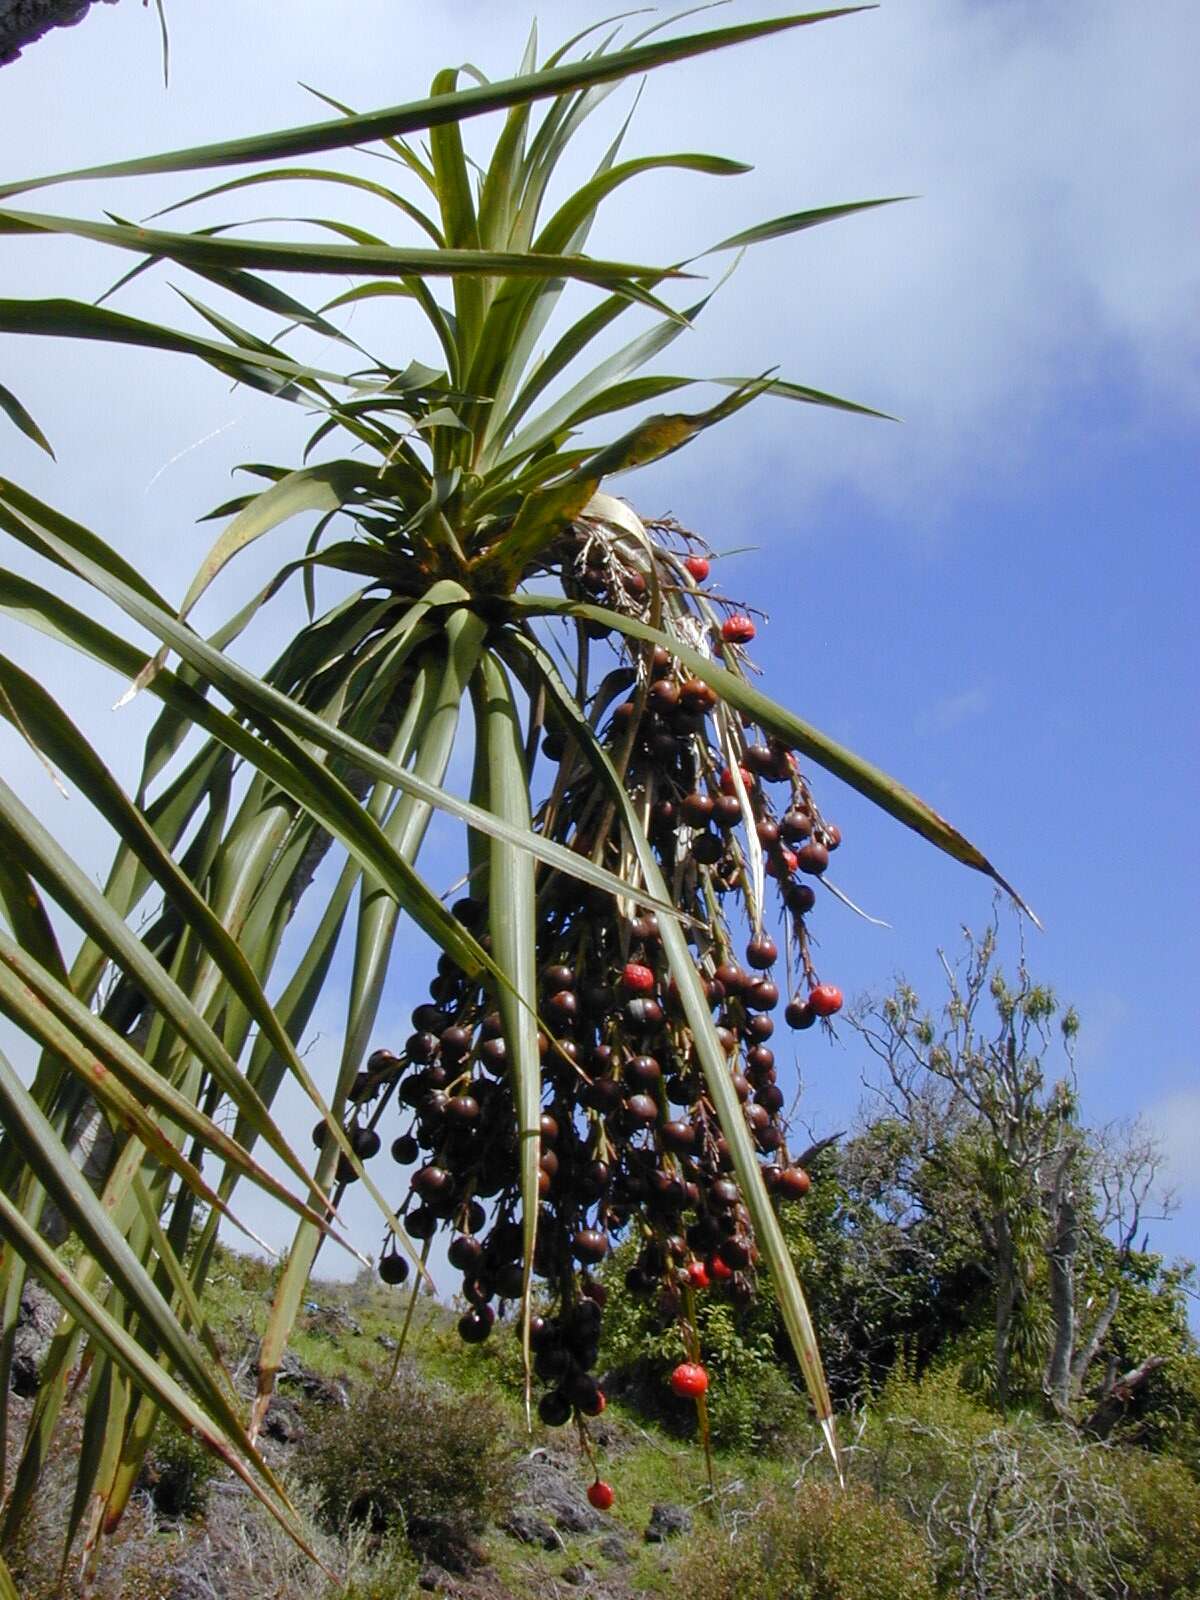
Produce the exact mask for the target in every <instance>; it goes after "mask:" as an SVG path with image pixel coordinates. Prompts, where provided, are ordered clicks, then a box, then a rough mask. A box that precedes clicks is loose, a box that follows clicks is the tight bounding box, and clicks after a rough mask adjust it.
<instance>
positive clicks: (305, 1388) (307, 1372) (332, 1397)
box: [275, 1350, 350, 1411]
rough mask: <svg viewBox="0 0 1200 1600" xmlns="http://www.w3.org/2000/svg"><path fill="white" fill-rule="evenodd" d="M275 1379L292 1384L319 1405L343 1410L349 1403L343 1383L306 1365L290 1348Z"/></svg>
mask: <svg viewBox="0 0 1200 1600" xmlns="http://www.w3.org/2000/svg"><path fill="white" fill-rule="evenodd" d="M275 1381H276V1382H277V1383H280V1384H284V1383H286V1384H289V1385H292V1386H294V1387H295V1388H297V1389H299V1390H300V1393H301V1394H302V1395H303V1396H304V1398H305V1399H306V1400H313V1401H315V1402H316V1403H317V1405H320V1406H337V1407H339V1409H341V1410H343V1411H344V1410H345V1409H346V1407H347V1406H348V1405H349V1404H350V1395H349V1393H348V1391H347V1389H346V1385H345V1384H344V1383H339V1382H337V1380H336V1379H334V1378H323V1377H322V1376H321V1374H320V1373H319V1372H314V1371H313V1369H312V1368H311V1367H306V1366H305V1365H304V1363H303V1362H302V1361H300V1360H298V1359H297V1358H296V1357H295V1356H294V1355H293V1354H292V1352H291V1351H290V1350H289V1351H288V1353H287V1355H285V1356H284V1358H283V1362H282V1364H281V1365H280V1368H279V1373H278V1376H277V1378H276V1380H275Z"/></svg>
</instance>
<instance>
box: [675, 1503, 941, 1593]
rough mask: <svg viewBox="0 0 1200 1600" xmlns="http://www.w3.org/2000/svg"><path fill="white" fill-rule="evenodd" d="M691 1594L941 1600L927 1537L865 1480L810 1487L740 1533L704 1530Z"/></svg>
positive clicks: (687, 1575) (689, 1561) (688, 1579)
mask: <svg viewBox="0 0 1200 1600" xmlns="http://www.w3.org/2000/svg"><path fill="white" fill-rule="evenodd" d="M677 1583H678V1587H679V1588H680V1589H681V1590H682V1591H683V1592H684V1593H686V1594H687V1595H688V1597H689V1600H934V1596H935V1593H936V1591H935V1588H934V1583H933V1575H932V1572H931V1570H930V1565H929V1560H928V1557H927V1555H926V1552H925V1544H924V1541H923V1540H922V1538H921V1535H920V1534H919V1533H918V1532H917V1530H916V1529H915V1528H912V1527H910V1526H909V1524H908V1523H907V1522H906V1521H905V1520H904V1518H903V1517H902V1516H901V1515H900V1513H899V1511H898V1509H897V1508H896V1506H894V1505H892V1504H889V1503H888V1502H887V1501H885V1500H881V1499H880V1498H878V1497H877V1496H876V1495H874V1494H872V1493H871V1492H870V1490H869V1489H867V1488H865V1487H864V1486H862V1485H861V1484H860V1485H856V1486H852V1487H850V1488H849V1489H846V1490H842V1489H839V1488H837V1487H836V1485H834V1484H830V1483H814V1482H808V1483H803V1484H801V1486H800V1488H799V1489H798V1490H797V1492H796V1494H795V1496H794V1498H791V1499H788V1500H783V1499H773V1500H770V1501H768V1502H766V1504H764V1505H763V1506H761V1507H760V1508H759V1509H758V1510H757V1511H756V1512H755V1514H754V1516H753V1518H752V1520H750V1521H748V1522H744V1523H742V1524H741V1526H740V1527H738V1528H737V1529H736V1530H735V1531H733V1532H730V1531H717V1530H711V1531H708V1532H704V1533H700V1534H697V1535H696V1536H695V1538H694V1539H693V1541H692V1544H691V1546H690V1547H689V1549H688V1551H687V1553H686V1554H685V1556H684V1559H683V1561H682V1563H681V1565H680V1568H679V1572H678V1577H677Z"/></svg>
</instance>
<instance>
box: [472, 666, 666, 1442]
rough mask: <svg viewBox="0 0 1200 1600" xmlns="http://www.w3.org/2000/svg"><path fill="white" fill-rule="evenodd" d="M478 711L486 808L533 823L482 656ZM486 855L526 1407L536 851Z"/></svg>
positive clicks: (533, 1189) (500, 700)
mask: <svg viewBox="0 0 1200 1600" xmlns="http://www.w3.org/2000/svg"><path fill="white" fill-rule="evenodd" d="M475 712H476V722H477V725H478V727H479V729H480V733H479V737H481V738H482V739H483V740H484V743H485V747H486V750H487V774H486V778H487V790H488V808H489V810H491V811H494V812H495V813H496V814H497V815H499V816H503V817H504V818H505V819H506V820H507V821H508V822H510V823H512V825H513V826H514V827H515V828H520V829H523V830H526V831H528V830H529V829H531V828H532V818H531V816H530V810H529V775H528V773H527V772H526V770H525V751H524V741H523V740H522V737H521V726H520V720H519V718H518V716H517V709H516V706H515V705H514V703H513V697H512V690H511V688H510V686H509V684H508V681H507V679H506V677H505V674H504V672H503V670H502V669H501V667H500V666H499V665H498V664H497V663H496V662H495V661H494V660H493V659H491V658H490V657H485V659H484V660H483V662H482V663H481V666H480V681H479V684H478V687H477V690H476V695H475ZM477 770H478V769H477ZM489 855H490V864H489V871H488V929H489V932H490V933H491V936H492V950H493V953H494V955H495V957H496V962H497V965H498V966H499V967H500V968H501V969H502V970H503V971H504V973H505V974H506V975H507V977H508V980H509V985H510V987H507V988H505V989H501V990H500V991H499V992H498V994H497V996H496V1000H497V1004H498V1006H499V1008H500V1015H501V1018H502V1019H503V1023H504V1036H505V1040H506V1042H507V1045H508V1062H509V1073H510V1077H511V1081H512V1093H513V1102H514V1104H515V1106H516V1112H517V1138H518V1140H519V1144H520V1184H521V1226H522V1231H523V1233H524V1262H525V1267H524V1270H525V1281H524V1286H523V1289H522V1293H521V1349H522V1352H523V1356H524V1365H525V1406H526V1412H527V1413H528V1409H529V1395H530V1364H529V1360H530V1358H529V1326H530V1314H531V1310H532V1303H533V1302H532V1294H531V1289H532V1283H533V1255H534V1246H535V1244H536V1242H537V1222H538V1205H539V1200H538V1171H539V1167H538V1164H539V1162H540V1160H541V1130H540V1117H541V1110H542V1067H541V1058H540V1055H539V1052H538V1026H537V1016H536V1013H535V1012H534V1011H533V1010H532V1009H531V1008H532V1005H533V1002H534V999H535V997H536V995H537V892H536V888H535V884H534V870H533V857H532V856H531V855H530V854H529V853H528V851H526V850H521V849H518V848H517V847H515V846H513V845H511V844H508V843H507V842H506V841H504V840H502V839H493V840H491V844H490V852H489ZM663 898H664V899H665V898H666V896H665V895H664V896H663ZM518 996H524V997H525V1000H526V1002H527V1003H526V1004H525V1005H521V1004H519V1003H518V999H517V997H518Z"/></svg>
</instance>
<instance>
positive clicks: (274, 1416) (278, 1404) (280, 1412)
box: [263, 1394, 304, 1444]
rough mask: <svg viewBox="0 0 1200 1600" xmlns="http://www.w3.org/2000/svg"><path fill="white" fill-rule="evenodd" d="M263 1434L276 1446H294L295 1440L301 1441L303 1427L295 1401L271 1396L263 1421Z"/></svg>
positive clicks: (280, 1396) (281, 1396) (276, 1395)
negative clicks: (272, 1440)
mask: <svg viewBox="0 0 1200 1600" xmlns="http://www.w3.org/2000/svg"><path fill="white" fill-rule="evenodd" d="M263 1432H264V1433H265V1434H266V1436H267V1438H268V1439H274V1440H275V1442H276V1444H295V1443H296V1440H297V1439H302V1438H303V1437H304V1426H303V1424H302V1423H301V1421H300V1408H299V1406H297V1404H296V1403H295V1401H294V1400H288V1399H285V1397H284V1396H283V1395H281V1394H273V1395H272V1396H271V1401H270V1404H269V1405H268V1406H267V1415H266V1417H265V1418H264V1420H263Z"/></svg>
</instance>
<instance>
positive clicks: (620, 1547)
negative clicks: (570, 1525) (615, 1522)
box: [596, 1533, 633, 1566]
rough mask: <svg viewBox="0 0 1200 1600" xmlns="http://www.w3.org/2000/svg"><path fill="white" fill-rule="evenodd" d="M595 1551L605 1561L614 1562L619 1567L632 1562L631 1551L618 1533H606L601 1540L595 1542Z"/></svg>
mask: <svg viewBox="0 0 1200 1600" xmlns="http://www.w3.org/2000/svg"><path fill="white" fill-rule="evenodd" d="M596 1549H597V1550H598V1551H599V1552H600V1554H601V1555H602V1556H603V1557H604V1559H605V1560H606V1561H615V1562H617V1563H618V1564H619V1565H620V1566H625V1565H626V1564H627V1563H628V1562H630V1561H632V1560H633V1551H632V1550H631V1549H630V1548H629V1546H628V1545H627V1544H626V1543H625V1541H624V1539H622V1537H621V1535H620V1534H619V1533H606V1534H605V1535H604V1537H603V1539H600V1540H598V1541H597V1544H596Z"/></svg>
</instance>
